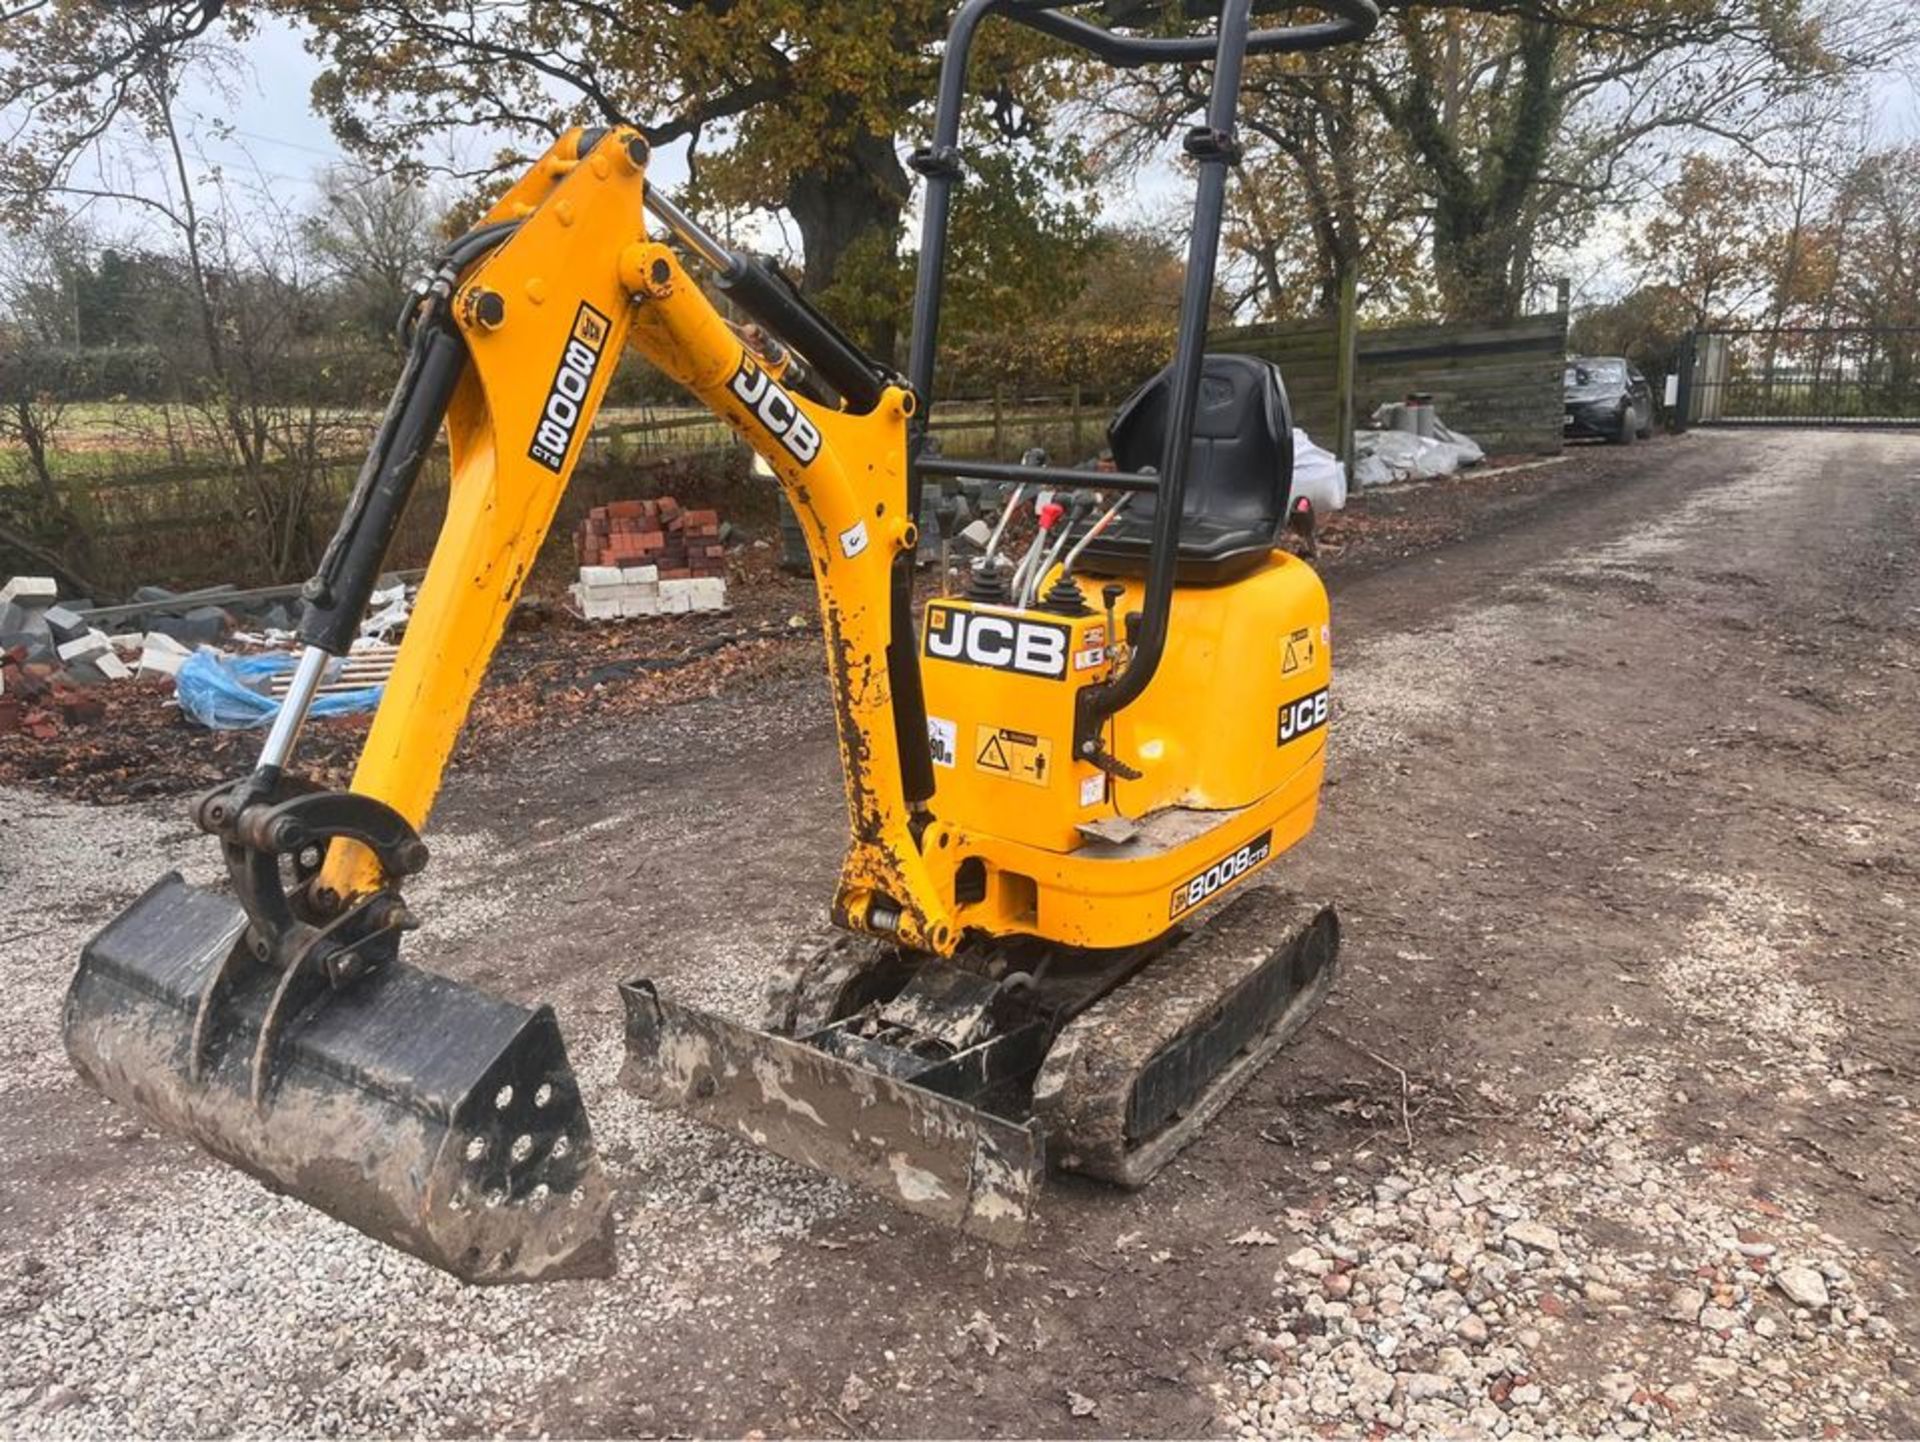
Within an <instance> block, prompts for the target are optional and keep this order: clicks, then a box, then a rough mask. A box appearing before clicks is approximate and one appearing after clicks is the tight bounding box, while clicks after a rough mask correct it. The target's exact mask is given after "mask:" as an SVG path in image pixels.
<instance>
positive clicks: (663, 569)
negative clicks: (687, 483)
mask: <svg viewBox="0 0 1920 1442" xmlns="http://www.w3.org/2000/svg"><path fill="white" fill-rule="evenodd" d="M574 548H575V550H577V551H578V552H579V555H580V564H581V565H583V566H621V567H626V566H658V567H659V568H660V579H661V580H663V581H682V580H685V579H687V578H688V577H690V576H724V575H726V573H727V560H726V557H727V548H726V547H725V546H723V545H721V544H720V516H719V514H718V513H717V512H715V511H689V510H684V509H682V508H681V505H680V503H679V502H678V501H676V500H674V498H673V497H672V496H662V497H660V499H659V500H657V501H614V502H612V503H610V504H608V505H604V506H595V507H594V508H593V509H592V510H591V511H589V512H587V518H586V520H584V521H582V522H581V523H580V529H579V531H578V532H577V533H576V534H575V536H574Z"/></svg>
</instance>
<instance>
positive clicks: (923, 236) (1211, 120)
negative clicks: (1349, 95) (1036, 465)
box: [894, 0, 1380, 799]
mask: <svg viewBox="0 0 1920 1442" xmlns="http://www.w3.org/2000/svg"><path fill="white" fill-rule="evenodd" d="M1310 5H1311V8H1313V9H1316V10H1319V11H1321V12H1323V13H1325V14H1327V15H1329V16H1331V17H1332V18H1331V19H1329V20H1325V21H1321V22H1318V23H1314V24H1308V25H1287V26H1281V27H1278V28H1274V29H1266V30H1254V29H1253V28H1252V11H1253V0H1224V3H1222V5H1221V7H1220V26H1219V30H1218V32H1217V33H1216V34H1215V35H1214V36H1213V37H1212V38H1211V39H1209V38H1208V37H1206V36H1193V37H1159V36H1131V35H1122V34H1119V33H1117V32H1115V31H1112V30H1106V29H1103V28H1102V27H1100V26H1098V25H1095V24H1092V23H1091V22H1089V21H1086V20H1081V19H1079V18H1078V17H1076V16H1072V15H1067V14H1063V13H1062V12H1061V10H1060V9H1059V8H1058V7H1057V5H1055V4H1050V3H1045V0H966V3H965V4H963V5H962V6H961V7H960V9H959V11H958V13H956V14H955V16H954V18H953V25H952V28H951V29H950V30H949V31H948V32H947V49H946V54H945V56H944V57H943V58H942V61H941V65H940V90H939V96H938V99H937V101H936V104H935V110H934V120H933V139H932V141H931V143H930V144H929V145H927V146H926V147H925V148H924V149H922V150H919V151H916V152H915V153H914V155H913V157H912V159H911V161H910V162H909V163H910V164H911V165H912V166H913V168H914V169H915V170H916V171H918V172H919V173H920V174H921V175H923V176H925V177H926V180H927V194H926V204H925V208H924V211H923V214H922V220H921V228H920V267H919V274H918V277H917V280H916V283H915V287H914V294H913V333H912V339H911V341H910V343H909V347H908V352H907V378H908V383H909V384H910V385H912V387H913V389H914V391H915V392H916V393H917V394H918V396H919V399H920V405H919V408H918V411H917V413H916V415H915V417H914V420H913V422H912V425H913V430H912V432H911V434H910V438H909V440H910V450H909V459H910V461H911V469H910V472H909V478H908V483H907V507H908V509H907V514H909V515H913V516H917V515H919V514H920V495H921V490H922V484H923V481H924V478H925V477H926V476H927V475H928V474H953V470H952V469H950V465H951V463H947V462H943V461H942V462H935V458H933V457H930V456H927V455H926V454H925V452H926V449H927V438H928V435H929V431H928V420H929V418H930V417H931V415H932V411H933V373H934V352H935V346H936V343H937V341H938V338H939V329H940V304H941V300H942V294H943V292H944V290H945V287H946V260H947V227H948V221H949V219H950V215H951V211H952V204H953V189H954V186H955V185H957V184H958V183H959V180H960V173H961V165H960V149H959V141H960V112H961V104H962V101H963V100H964V99H965V95H964V90H965V84H966V74H967V60H968V57H969V56H970V54H971V53H972V50H973V40H974V35H975V32H976V31H978V29H979V28H980V22H981V21H983V20H984V19H986V18H987V16H989V15H992V14H996V13H998V14H1003V15H1005V16H1006V17H1007V18H1008V19H1009V20H1011V21H1013V22H1015V23H1017V24H1020V25H1025V26H1027V27H1029V28H1030V29H1034V30H1038V31H1040V32H1041V33H1043V34H1046V35H1051V36H1053V37H1054V38H1056V39H1059V40H1064V41H1066V42H1068V43H1069V44H1072V45H1076V46H1079V47H1080V48H1081V49H1083V50H1086V51H1088V52H1089V53H1091V54H1093V55H1095V56H1097V57H1098V58H1100V59H1102V60H1105V61H1107V62H1108V63H1109V64H1112V65H1115V66H1119V67H1122V68H1131V67H1134V66H1138V65H1152V64H1162V63H1165V64H1184V65H1191V64H1197V63H1200V62H1203V61H1205V60H1207V59H1208V58H1209V57H1211V58H1212V60H1213V81H1212V89H1211V91H1210V93H1209V95H1208V98H1207V111H1206V121H1205V123H1204V124H1202V125H1198V126H1195V127H1194V128H1193V129H1192V130H1190V131H1188V133H1187V136H1186V141H1185V149H1186V152H1187V154H1188V155H1189V156H1191V157H1192V158H1193V159H1194V161H1195V162H1197V164H1198V166H1199V170H1200V176H1199V184H1198V187H1197V193H1196V195H1195V197H1194V209H1193V229H1192V233H1191V235H1190V237H1189V239H1188V243H1187V270H1186V281H1185V285H1184V288H1183V289H1182V292H1181V298H1180V321H1179V326H1178V329H1177V332H1176V335H1175V341H1174V353H1173V395H1172V405H1171V409H1170V412H1169V415H1168V424H1167V436H1166V444H1165V449H1164V450H1163V451H1162V453H1161V458H1160V467H1159V481H1158V486H1157V493H1158V502H1157V504H1156V506H1155V510H1154V518H1153V537H1152V542H1151V546H1150V550H1149V554H1148V560H1147V583H1146V595H1145V597H1144V599H1143V601H1142V615H1141V624H1140V628H1139V630H1138V632H1137V633H1136V634H1135V636H1134V643H1133V656H1132V659H1131V660H1130V661H1129V662H1128V664H1127V668H1126V670H1124V671H1122V672H1121V673H1120V675H1119V676H1118V677H1116V678H1115V679H1113V680H1111V681H1107V682H1104V683H1102V684H1100V685H1098V686H1087V687H1083V688H1082V689H1081V690H1080V692H1079V693H1078V698H1077V702H1076V714H1075V718H1074V737H1073V749H1074V754H1075V755H1076V756H1078V757H1082V758H1085V757H1095V756H1099V755H1100V754H1102V753H1101V746H1100V735H1101V732H1102V730H1103V728H1104V726H1105V723H1106V720H1107V718H1108V717H1110V716H1112V715H1113V714H1114V713H1115V712H1117V711H1119V710H1120V709H1121V708H1122V707H1124V706H1126V705H1128V704H1129V703H1131V702H1132V701H1133V700H1135V699H1136V698H1137V697H1138V696H1139V695H1140V693H1141V692H1143V691H1145V690H1146V688H1147V686H1148V684H1149V683H1150V682H1151V681H1152V680H1153V676H1154V672H1155V671H1157V670H1158V669H1159V665H1160V658H1161V656H1162V655H1163V654H1164V653H1165V650H1166V643H1167V618H1168V615H1169V613H1170V612H1171V610H1172V607H1173V583H1174V571H1175V563H1176V561H1177V560H1178V557H1179V548H1180V522H1181V518H1182V512H1183V510H1184V509H1185V503H1186V486H1187V461H1188V452H1189V450H1190V448H1191V446H1192V441H1193V421H1194V413H1195V411H1196V410H1197V409H1198V406H1199V396H1200V372H1201V367H1202V362H1203V360H1204V358H1205V350H1206V340H1207V313H1208V311H1209V309H1210V308H1211V306H1212V303H1213V272H1214V266H1215V264H1216V262H1217V261H1218V260H1219V254H1220V223H1221V218H1222V216H1223V214H1224V213H1225V209H1226V187H1227V167H1228V166H1229V165H1231V164H1234V163H1235V162H1237V161H1238V160H1239V158H1240V146H1239V142H1238V141H1237V140H1236V139H1235V137H1234V121H1235V117H1236V113H1237V111H1238V109H1239V103H1240V77H1241V72H1242V69H1243V68H1244V65H1245V61H1246V57H1247V56H1248V55H1273V54H1284V53H1288V52H1293V51H1304V50H1320V49H1325V48H1326V47H1327V46H1330V45H1339V44H1343V43H1345V42H1347V41H1350V40H1363V39H1365V38H1366V37H1367V36H1368V35H1370V34H1371V33H1372V32H1373V29H1374V27H1375V26H1376V25H1377V24H1378V23H1379V20H1380V12H1379V7H1378V4H1377V0H1310ZM986 470H987V468H984V467H973V468H971V469H969V470H968V471H967V473H968V474H984V473H986ZM1028 474H1029V475H1031V472H1028ZM894 579H895V597H894V601H895V610H896V616H898V615H900V614H903V613H904V614H906V615H907V616H909V617H910V616H911V577H910V575H908V574H906V573H905V572H902V573H897V574H896V576H895V578H894ZM894 679H895V690H896V693H898V692H899V691H900V682H901V680H902V678H900V677H898V676H896V677H895V678H894ZM917 680H918V675H917V672H916V675H915V677H914V681H915V682H916V683H917ZM918 694H919V693H918V687H917V685H915V686H914V688H913V691H912V695H913V696H914V697H917V696H918ZM900 709H901V710H902V711H913V710H915V709H916V708H915V707H914V706H912V705H911V704H909V705H907V706H904V707H902V708H900ZM917 709H918V710H920V711H924V703H922V704H921V705H920V707H918V708H917ZM901 733H902V734H901V738H900V739H901V745H902V754H901V764H902V767H903V769H904V770H905V771H906V773H907V775H908V776H909V777H914V776H916V775H917V774H918V773H921V772H924V774H925V778H926V781H927V783H928V785H929V788H930V785H931V781H932V767H931V764H930V763H926V762H925V760H924V755H921V756H916V755H914V754H912V752H911V750H910V744H909V742H908V740H907V737H906V734H905V733H906V727H905V725H904V724H903V725H902V728H901ZM917 750H918V751H919V752H920V753H924V751H925V743H924V737H922V738H921V739H920V740H919V743H918V746H917ZM916 761H920V762H921V765H919V766H916V764H915V763H916ZM929 794H930V793H929ZM915 799H919V798H915Z"/></svg>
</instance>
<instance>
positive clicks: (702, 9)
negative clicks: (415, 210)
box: [274, 0, 1053, 351]
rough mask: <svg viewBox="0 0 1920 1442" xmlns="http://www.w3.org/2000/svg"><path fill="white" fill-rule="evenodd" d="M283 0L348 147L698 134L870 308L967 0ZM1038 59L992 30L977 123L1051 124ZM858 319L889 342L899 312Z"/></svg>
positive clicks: (813, 274)
mask: <svg viewBox="0 0 1920 1442" xmlns="http://www.w3.org/2000/svg"><path fill="white" fill-rule="evenodd" d="M274 3H275V4H276V5H277V8H279V9H281V10H282V11H284V12H285V13H288V14H291V15H294V16H296V17H297V18H299V19H301V20H303V21H304V22H306V23H308V24H310V25H311V26H312V27H313V28H314V30H315V33H316V36H317V44H318V47H319V49H320V52H321V53H322V54H323V55H324V56H325V57H326V59H327V62H328V70H327V73H326V75H325V76H324V77H323V79H322V81H321V82H320V85H319V87H318V91H317V97H316V98H317V99H318V101H319V103H320V104H321V106H322V107H323V108H324V109H325V110H326V112H327V113H328V114H329V115H330V116H331V117H332V119H333V122H334V126H335V130H336V132H337V133H338V134H339V135H340V136H341V137H342V138H343V139H344V140H345V141H347V142H348V143H349V144H350V145H354V146H356V147H358V148H361V149H364V150H366V151H369V152H372V153H377V154H380V155H383V156H388V157H394V158H401V159H416V158H417V157H418V156H419V155H420V154H422V153H423V152H424V150H425V146H426V142H427V141H428V140H429V139H431V138H434V137H438V136H441V135H444V134H446V133H448V132H450V131H456V130H462V129H467V128H471V127H474V126H482V127H493V128H497V129H499V130H503V131H506V132H508V133H510V134H514V135H519V136H525V137H527V138H528V139H529V140H530V141H536V142H537V143H539V144H544V143H545V142H546V139H547V138H548V137H551V136H552V135H555V134H558V133H559V132H560V131H561V130H563V129H564V128H565V127H566V126H567V125H568V124H571V123H576V122H578V121H579V120H581V119H582V118H583V117H584V118H585V119H586V120H587V121H588V122H589V123H597V124H618V123H631V124H635V125H638V126H639V127H640V128H641V129H643V130H644V131H645V132H646V133H647V134H648V136H649V137H650V139H651V140H652V141H653V142H654V144H656V145H667V144H671V143H674V142H678V141H683V140H684V141H686V142H688V143H689V145H690V153H691V154H692V156H693V164H694V168H695V174H696V189H697V191H698V192H700V193H701V194H702V195H703V196H704V197H706V198H710V199H711V200H712V201H713V202H715V203H716V204H718V205H719V206H721V207H747V208H750V209H769V208H780V209H784V210H785V211H786V212H788V213H789V214H791V216H792V217H793V220H794V222H795V225H796V226H797V228H798V231H799V235H800V241H801V250H802V256H803V267H802V283H803V285H804V286H805V288H806V289H807V290H809V291H812V292H815V293H825V292H828V291H830V290H833V289H835V288H836V287H838V288H839V290H840V292H841V293H842V294H843V295H846V294H849V293H851V294H853V295H855V296H856V297H859V296H860V295H861V294H862V293H863V292H864V293H865V294H866V296H867V298H868V299H869V300H870V299H871V297H872V295H874V294H876V293H877V294H879V295H882V296H884V295H886V294H887V293H888V292H889V291H890V290H891V289H892V287H893V285H894V280H893V273H894V272H895V271H896V270H897V268H898V265H899V260H898V241H899V233H900V229H901V221H902V217H903V215H904V213H905V210H906V206H907V202H908V198H909V194H910V185H909V180H908V175H907V171H906V169H905V167H904V166H903V165H902V163H901V160H900V149H901V147H900V143H899V137H900V135H901V134H902V132H903V131H906V130H909V129H910V128H911V127H912V125H913V123H914V117H915V115H916V114H917V113H919V112H921V111H923V109H924V107H925V106H926V105H927V103H928V102H929V101H930V100H931V98H932V95H933V91H934V86H935V82H936V79H937V76H938V74H939V48H938V42H939V41H940V39H941V38H942V37H943V36H944V34H945V31H946V26H947V22H948V20H949V19H950V16H951V5H950V3H949V0H904V3H896V4H890V5H886V6H878V7H877V6H875V5H873V4H871V3H870V0H717V3H711V4H706V3H703V4H693V3H688V0H623V3H615V0H586V3H574V4H568V5H564V6H563V5H551V4H536V3H528V0H515V3H500V0H427V3H421V0H352V3H340V0H274ZM1040 54H1041V42H1039V41H1038V40H1037V38H1035V37H1032V36H1029V35H1028V34H1027V33H1026V32H1024V31H1021V32H1014V31H1012V30H1011V28H1010V27H1008V26H1005V25H1004V24H1002V25H994V26H988V27H987V28H986V31H985V32H984V33H983V35H982V39H981V45H980V47H979V54H978V57H977V61H976V69H975V76H976V79H977V80H978V81H980V82H982V83H983V86H984V89H985V92H986V94H985V98H984V99H982V100H981V101H979V103H978V104H977V105H976V106H975V108H974V111H973V115H974V119H975V122H976V125H977V127H978V128H981V129H983V130H985V131H987V132H990V133H993V134H996V135H999V136H1002V137H1013V138H1031V137H1033V136H1035V135H1037V134H1038V133H1039V130H1040V128H1041V127H1042V125H1043V124H1044V121H1045V118H1046V114H1047V112H1048V109H1049V106H1050V103H1051V100H1052V98H1053V95H1052V90H1051V86H1050V73H1049V71H1048V70H1047V68H1046V67H1044V66H1039V65H1037V64H1036V63H1035V61H1036V57H1038V56H1039V55H1040ZM526 158H527V157H526V156H525V155H512V156H502V157H499V162H500V165H501V166H504V167H507V168H513V167H517V166H518V165H520V164H523V163H524V162H525V159H526ZM850 266H853V267H857V268H858V269H859V270H860V271H861V274H860V275H858V276H850V275H847V274H846V273H845V272H846V271H847V269H848V267H850ZM857 308H864V309H865V310H866V312H867V313H866V314H865V315H864V316H863V320H864V324H863V325H862V326H861V329H862V330H863V331H864V332H865V334H866V335H867V336H868V338H869V339H870V340H872V341H873V342H874V343H875V345H876V347H877V348H880V349H882V350H883V351H884V350H886V349H889V348H890V347H891V339H892V332H893V319H892V317H893V312H892V311H890V310H887V309H885V308H884V307H877V306H871V305H866V306H864V307H857Z"/></svg>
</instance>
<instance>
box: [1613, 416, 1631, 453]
mask: <svg viewBox="0 0 1920 1442" xmlns="http://www.w3.org/2000/svg"><path fill="white" fill-rule="evenodd" d="M1633 437H1634V414H1633V407H1632V406H1622V407H1621V408H1620V421H1619V424H1618V425H1616V426H1615V427H1614V429H1613V443H1614V444H1615V445H1616V446H1630V445H1632V444H1633Z"/></svg>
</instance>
